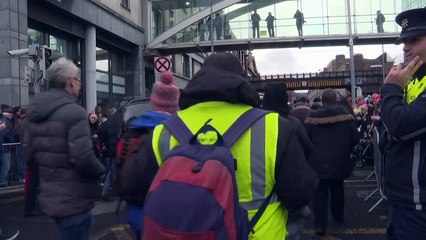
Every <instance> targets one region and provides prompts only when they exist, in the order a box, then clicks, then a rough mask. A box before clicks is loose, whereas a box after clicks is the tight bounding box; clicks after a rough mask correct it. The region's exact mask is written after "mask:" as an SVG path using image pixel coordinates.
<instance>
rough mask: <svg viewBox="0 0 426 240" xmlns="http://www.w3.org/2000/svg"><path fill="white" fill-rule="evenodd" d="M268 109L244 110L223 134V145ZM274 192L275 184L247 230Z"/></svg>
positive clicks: (257, 218) (248, 126) (231, 142)
mask: <svg viewBox="0 0 426 240" xmlns="http://www.w3.org/2000/svg"><path fill="white" fill-rule="evenodd" d="M268 113H269V111H264V110H262V109H259V108H252V109H250V110H248V111H247V112H245V113H244V114H243V115H241V116H240V117H239V118H238V119H237V121H235V122H234V124H232V126H231V127H230V128H229V129H228V130H227V131H226V132H225V134H223V141H224V142H225V146H227V147H229V148H230V147H231V146H232V145H234V143H235V142H236V141H237V140H238V139H239V138H240V137H241V135H242V134H243V133H244V132H245V131H247V129H249V128H250V127H251V126H253V124H255V123H256V122H257V120H259V119H260V118H261V117H263V116H265V115H266V114H268ZM274 194H275V186H274V187H273V189H272V191H271V193H270V194H269V196H268V197H267V198H266V199H265V201H264V202H263V203H262V205H261V206H260V208H259V209H258V210H257V212H256V214H255V215H254V216H253V218H252V219H251V220H250V222H249V231H250V232H253V233H254V231H253V228H254V226H255V225H256V223H257V222H258V221H259V219H260V218H261V217H262V215H263V213H264V212H265V210H266V208H267V207H268V205H269V202H270V201H271V198H272V196H273V195H274Z"/></svg>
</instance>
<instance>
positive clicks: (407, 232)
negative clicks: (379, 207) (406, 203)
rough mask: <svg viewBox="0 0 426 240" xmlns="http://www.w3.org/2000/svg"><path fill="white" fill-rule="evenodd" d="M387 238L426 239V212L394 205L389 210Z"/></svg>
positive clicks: (395, 239) (388, 239) (398, 239)
mask: <svg viewBox="0 0 426 240" xmlns="http://www.w3.org/2000/svg"><path fill="white" fill-rule="evenodd" d="M386 239H387V240H423V239H426V212H424V211H417V210H413V209H406V208H401V207H397V206H395V205H392V207H391V210H390V211H389V217H388V226H387V228H386Z"/></svg>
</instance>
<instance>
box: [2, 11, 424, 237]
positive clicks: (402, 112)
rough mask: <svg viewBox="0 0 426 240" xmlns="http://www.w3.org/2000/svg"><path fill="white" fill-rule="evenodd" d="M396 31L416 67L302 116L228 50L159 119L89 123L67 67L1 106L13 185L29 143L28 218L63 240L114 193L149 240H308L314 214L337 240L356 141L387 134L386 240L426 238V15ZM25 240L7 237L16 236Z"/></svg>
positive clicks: (169, 100) (61, 64)
mask: <svg viewBox="0 0 426 240" xmlns="http://www.w3.org/2000/svg"><path fill="white" fill-rule="evenodd" d="M396 22H397V23H398V24H400V25H401V27H402V32H401V36H400V38H399V39H398V41H397V42H398V43H404V48H403V50H404V53H405V56H406V58H405V60H406V64H405V65H404V66H402V65H398V66H395V67H394V68H392V69H391V71H390V72H389V73H388V75H387V77H386V78H385V79H384V84H383V86H382V87H381V90H380V95H379V93H374V94H372V95H371V96H370V95H369V96H367V97H364V96H358V97H357V101H356V104H355V105H354V106H352V105H351V102H352V99H351V96H349V97H346V96H339V94H338V93H337V92H336V91H334V90H332V89H325V90H324V91H323V92H322V94H321V96H317V97H315V98H314V99H313V101H312V104H311V101H310V99H309V98H308V96H307V95H305V94H299V95H297V97H296V100H295V102H294V104H291V105H292V106H291V107H290V105H289V103H288V102H289V98H288V95H287V89H286V86H285V85H284V84H268V85H267V86H266V87H265V93H264V96H263V99H262V100H261V99H260V97H259V94H258V93H257V92H256V90H255V89H254V87H253V86H252V85H251V84H250V83H249V82H248V81H247V80H246V79H245V73H244V70H243V68H242V66H241V63H240V62H239V60H238V58H237V57H235V56H234V55H233V54H231V53H215V54H212V55H210V56H209V57H208V58H207V59H206V60H205V62H204V65H203V66H202V68H201V69H200V70H199V71H198V72H197V73H196V74H195V75H194V77H193V78H192V79H191V81H189V83H188V85H187V86H186V88H185V89H184V90H183V91H180V90H179V88H178V87H177V86H176V85H175V84H174V79H173V75H171V74H169V73H164V74H162V75H161V77H160V79H159V81H157V82H156V83H155V84H154V87H153V93H152V96H151V98H150V103H151V110H150V111H148V112H145V113H141V115H140V116H138V117H137V118H136V119H133V120H132V121H130V122H129V123H124V122H123V108H119V109H117V110H116V109H108V110H105V109H99V108H97V109H95V110H94V111H93V112H90V113H89V114H87V110H86V109H84V108H83V107H82V106H80V105H79V104H78V103H77V102H76V99H77V98H78V96H79V93H80V89H81V80H80V79H81V78H80V77H81V73H80V69H79V68H77V66H76V65H75V64H74V63H73V62H72V61H70V60H68V59H66V58H60V59H58V60H56V61H55V62H53V63H52V65H51V66H50V68H49V69H48V70H47V76H48V81H49V87H50V90H49V91H47V92H43V93H40V94H38V95H36V96H35V98H34V99H33V100H32V102H31V103H30V104H29V105H28V107H27V108H26V109H23V108H21V107H15V108H10V106H6V105H2V114H3V115H2V118H1V119H0V140H1V143H2V148H1V162H2V164H1V166H0V167H1V171H0V173H1V175H0V176H1V178H0V180H1V182H0V183H1V185H0V187H4V186H6V185H7V184H8V180H9V179H10V177H9V171H10V162H11V161H10V146H9V145H8V143H13V142H20V143H21V147H20V148H19V151H18V152H19V154H16V156H17V162H18V165H19V162H21V166H18V169H20V170H19V171H18V172H19V176H18V178H19V180H20V181H21V182H25V183H26V184H27V187H26V197H25V202H26V203H25V214H27V215H28V216H32V215H38V214H41V213H43V214H45V215H47V216H48V217H50V218H52V219H53V220H54V221H55V222H56V224H57V226H58V228H59V239H62V240H66V239H81V240H85V239H89V233H90V228H91V225H92V213H91V209H92V208H93V207H94V204H95V200H96V199H98V198H99V196H102V197H103V198H104V200H109V198H110V197H111V196H112V188H113V187H115V188H117V189H116V191H117V192H118V195H119V197H120V198H121V199H123V200H125V201H126V202H127V205H126V209H127V216H128V222H129V224H130V226H131V227H132V229H133V230H134V231H135V234H136V237H137V238H138V239H169V238H174V237H176V238H178V237H179V239H194V237H199V238H202V237H206V238H207V237H211V236H212V235H216V236H223V237H225V236H227V237H229V239H248V238H249V237H250V239H287V240H291V239H300V238H301V237H302V236H303V227H304V225H305V224H306V221H308V219H309V216H310V215H311V209H312V210H313V216H314V226H315V234H316V235H318V236H324V235H326V234H327V226H328V206H330V211H331V217H332V218H333V220H334V221H335V222H337V224H343V222H344V221H345V215H344V209H345V199H344V195H345V194H344V189H345V188H344V180H345V179H346V178H348V177H349V176H350V175H351V174H352V171H353V164H354V162H353V161H352V159H351V152H352V150H353V148H354V146H355V145H356V144H357V143H358V142H359V139H360V138H361V137H364V136H366V135H368V134H369V130H370V129H371V128H372V127H373V126H384V127H383V128H382V130H381V132H382V135H383V137H382V139H381V142H382V143H381V145H382V147H381V151H382V155H383V156H384V158H385V159H386V165H385V169H386V170H385V173H386V176H385V194H386V196H387V198H388V200H389V202H390V205H391V207H390V213H389V218H388V225H387V232H386V233H387V239H389V240H393V239H426V227H425V223H426V214H425V211H424V210H425V209H426V206H425V205H426V200H425V199H426V197H425V192H426V191H425V187H426V185H425V184H426V183H425V182H424V179H423V178H424V174H425V172H424V166H425V164H424V161H425V155H426V152H425V151H424V146H423V145H424V142H425V141H426V140H425V137H426V135H425V130H424V129H426V126H425V124H426V121H425V120H426V119H425V117H426V112H424V111H425V109H426V108H425V107H424V106H423V104H425V102H426V94H425V92H424V91H425V90H426V84H424V81H426V80H425V79H426V65H425V64H424V61H426V30H425V26H426V8H425V9H414V10H408V11H405V12H403V13H401V14H399V15H398V16H397V18H396ZM253 30H255V29H253ZM256 32H257V31H254V32H253V34H255V33H256ZM261 109H263V110H261ZM5 143H6V144H5ZM224 159H227V160H229V161H228V162H226V161H224ZM22 161H25V162H26V164H22V163H23V162H22ZM24 169H26V171H24ZM99 182H102V185H100V184H99ZM113 183H114V184H113ZM206 190H207V191H206ZM219 213H220V214H219ZM206 216H208V217H206ZM287 216H288V217H287ZM249 219H250V221H249ZM194 232H196V233H194ZM18 234H19V231H18V232H13V233H12V234H11V235H10V236H9V237H8V238H5V237H4V236H5V234H4V233H3V232H2V231H1V229H0V237H2V238H5V239H13V238H15V237H16V236H17V235H18ZM194 234H197V235H196V236H194Z"/></svg>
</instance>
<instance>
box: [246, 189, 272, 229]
mask: <svg viewBox="0 0 426 240" xmlns="http://www.w3.org/2000/svg"><path fill="white" fill-rule="evenodd" d="M274 194H275V185H274V187H273V188H272V191H271V193H270V194H269V196H268V197H267V198H266V199H265V201H263V203H262V205H261V206H260V208H259V209H258V210H257V212H256V214H254V216H253V218H252V219H251V220H250V222H249V232H252V233H254V226H256V223H257V222H258V221H259V219H260V217H262V215H263V213H264V212H265V210H266V208H267V207H268V205H269V202H271V198H272V196H273V195H274Z"/></svg>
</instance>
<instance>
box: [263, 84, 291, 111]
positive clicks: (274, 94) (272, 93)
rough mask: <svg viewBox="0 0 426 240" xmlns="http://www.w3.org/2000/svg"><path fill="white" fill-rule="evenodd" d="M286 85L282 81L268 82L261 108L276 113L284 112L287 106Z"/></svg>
mask: <svg viewBox="0 0 426 240" xmlns="http://www.w3.org/2000/svg"><path fill="white" fill-rule="evenodd" d="M287 103H288V95H287V86H286V85H285V84H282V83H268V84H267V85H266V87H265V94H264V95H263V104H262V108H263V109H265V110H271V111H274V112H278V113H284V111H285V110H287V108H288V106H287Z"/></svg>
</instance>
